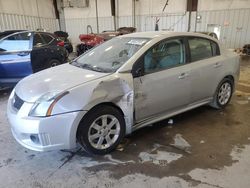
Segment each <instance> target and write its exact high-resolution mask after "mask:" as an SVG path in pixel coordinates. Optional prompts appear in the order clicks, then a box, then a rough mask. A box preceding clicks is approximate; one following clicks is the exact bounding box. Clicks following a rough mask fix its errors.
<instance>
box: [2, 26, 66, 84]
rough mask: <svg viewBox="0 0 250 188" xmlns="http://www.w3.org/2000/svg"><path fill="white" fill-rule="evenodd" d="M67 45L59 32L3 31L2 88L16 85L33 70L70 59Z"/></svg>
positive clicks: (36, 70)
mask: <svg viewBox="0 0 250 188" xmlns="http://www.w3.org/2000/svg"><path fill="white" fill-rule="evenodd" d="M63 45H64V43H63V42H62V41H61V40H59V39H58V38H57V37H55V35H53V34H51V33H46V32H35V31H20V30H18V31H14V30H12V31H5V32H2V33H0V88H1V87H13V86H14V85H15V84H16V83H17V82H18V81H20V80H21V79H22V78H24V77H26V76H28V75H30V74H32V73H35V72H38V71H40V70H43V69H46V68H49V67H53V66H56V65H59V64H62V63H64V62H66V59H67V58H66V51H65V49H64V47H63Z"/></svg>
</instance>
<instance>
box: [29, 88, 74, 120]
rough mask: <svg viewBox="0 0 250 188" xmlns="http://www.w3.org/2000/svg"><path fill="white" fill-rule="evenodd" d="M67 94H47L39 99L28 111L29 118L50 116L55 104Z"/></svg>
mask: <svg viewBox="0 0 250 188" xmlns="http://www.w3.org/2000/svg"><path fill="white" fill-rule="evenodd" d="M68 93H69V92H68V91H66V92H63V93H60V92H48V93H46V94H45V95H43V96H42V97H40V98H39V99H38V100H37V101H36V103H35V104H34V105H33V107H32V108H31V110H30V113H29V116H35V117H46V116H51V114H52V110H53V108H54V106H55V104H56V103H57V102H58V101H59V100H60V99H61V98H62V97H64V96H65V95H67V94H68Z"/></svg>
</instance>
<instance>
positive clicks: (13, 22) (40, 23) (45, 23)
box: [0, 13, 59, 32]
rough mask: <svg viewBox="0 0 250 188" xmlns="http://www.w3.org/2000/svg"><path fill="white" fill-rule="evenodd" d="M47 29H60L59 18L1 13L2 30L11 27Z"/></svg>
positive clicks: (0, 25) (0, 27) (49, 30)
mask: <svg viewBox="0 0 250 188" xmlns="http://www.w3.org/2000/svg"><path fill="white" fill-rule="evenodd" d="M39 28H42V29H45V30H46V31H48V32H54V31H56V30H59V24H58V20H57V19H54V18H38V17H35V16H25V15H17V14H7V13H0V31H4V30H10V29H30V30H37V29H39Z"/></svg>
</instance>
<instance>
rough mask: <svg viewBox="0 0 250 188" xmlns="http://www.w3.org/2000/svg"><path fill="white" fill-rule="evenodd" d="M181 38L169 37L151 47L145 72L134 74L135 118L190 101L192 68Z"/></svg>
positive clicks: (155, 113) (180, 105)
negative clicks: (188, 63) (141, 74)
mask: <svg viewBox="0 0 250 188" xmlns="http://www.w3.org/2000/svg"><path fill="white" fill-rule="evenodd" d="M185 51H186V50H185V45H184V42H183V40H182V39H169V40H165V41H162V42H160V43H158V44H156V45H155V46H153V47H152V48H150V49H149V50H148V51H147V52H146V53H145V54H144V56H143V57H142V58H141V59H142V61H143V62H142V64H143V69H144V71H143V76H140V77H136V78H134V90H135V118H136V122H139V121H142V120H145V119H147V118H150V117H152V116H155V115H160V114H162V113H168V112H171V111H174V110H177V109H179V108H183V107H185V106H186V105H187V103H188V101H189V98H190V87H189V86H190V82H189V72H190V71H189V70H188V68H187V67H188V65H186V56H185Z"/></svg>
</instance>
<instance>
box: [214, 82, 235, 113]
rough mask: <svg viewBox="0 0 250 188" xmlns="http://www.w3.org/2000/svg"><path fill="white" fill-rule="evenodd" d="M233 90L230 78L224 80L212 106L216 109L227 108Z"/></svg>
mask: <svg viewBox="0 0 250 188" xmlns="http://www.w3.org/2000/svg"><path fill="white" fill-rule="evenodd" d="M233 88H234V83H233V81H232V80H231V79H229V78H224V79H223V80H222V81H221V82H220V84H219V85H218V87H217V90H216V93H215V95H214V99H213V102H212V103H211V104H210V106H212V107H213V108H216V109H222V108H225V107H226V105H227V104H228V103H229V102H230V100H231V97H232V94H233Z"/></svg>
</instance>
